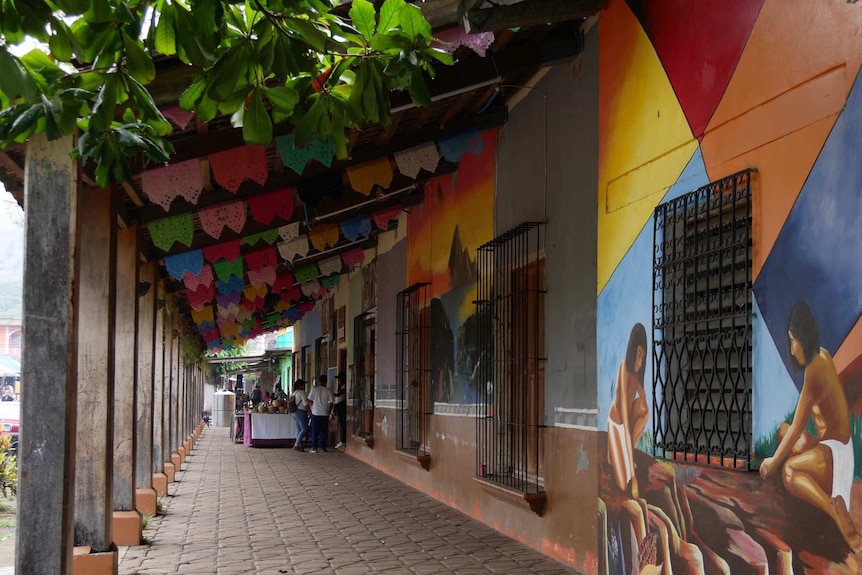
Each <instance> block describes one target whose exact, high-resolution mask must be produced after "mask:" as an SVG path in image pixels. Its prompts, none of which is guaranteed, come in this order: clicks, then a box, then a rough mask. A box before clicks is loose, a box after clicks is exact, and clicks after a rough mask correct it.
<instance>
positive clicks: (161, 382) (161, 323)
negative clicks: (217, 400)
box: [153, 280, 173, 497]
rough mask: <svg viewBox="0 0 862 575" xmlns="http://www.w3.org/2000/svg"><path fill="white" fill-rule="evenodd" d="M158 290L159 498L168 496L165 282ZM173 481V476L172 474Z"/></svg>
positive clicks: (156, 460) (155, 364)
mask: <svg viewBox="0 0 862 575" xmlns="http://www.w3.org/2000/svg"><path fill="white" fill-rule="evenodd" d="M153 287H154V289H155V290H156V307H155V313H156V324H155V331H154V334H155V342H154V347H153V349H154V355H153V488H154V489H155V490H156V493H157V494H158V495H159V497H164V496H165V495H167V494H168V474H167V473H166V472H165V431H164V428H165V416H164V411H163V410H164V405H165V397H166V394H165V352H166V346H165V310H164V301H165V282H164V280H158V281H157V282H156V285H155V286H153ZM171 480H173V474H171Z"/></svg>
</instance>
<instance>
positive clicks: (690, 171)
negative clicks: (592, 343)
mask: <svg viewBox="0 0 862 575" xmlns="http://www.w3.org/2000/svg"><path fill="white" fill-rule="evenodd" d="M708 183H709V176H707V173H706V166H705V165H704V163H703V156H702V154H701V152H700V148H698V149H697V150H696V151H695V153H694V155H693V156H692V158H691V160H689V162H688V165H687V166H686V167H685V169H684V170H683V171H682V173H681V174H680V176H679V178H677V181H676V183H675V184H674V185H673V186H671V188H670V189H669V190H668V192H667V194H666V195H665V197H664V198H662V201H661V203H664V202H667V201H669V200H672V199H674V198H678V197H679V196H681V195H683V194H686V193H688V192H690V191H692V190H695V189H697V188H699V187H701V186H704V185H706V184H708ZM652 257H653V218H652V217H650V218H649V220H648V221H647V222H646V224H645V225H644V227H643V229H642V230H641V233H640V234H638V237H637V239H636V240H635V241H634V243H633V244H632V246H631V247H630V248H629V251H628V252H627V253H626V255H625V257H624V258H623V259H622V261H621V262H620V264H619V266H617V269H616V270H615V271H614V274H613V276H611V278H610V280H609V281H608V283H607V284H606V285H605V288H604V289H603V290H602V293H601V294H599V298H598V310H597V316H598V320H597V324H598V327H597V339H598V410H599V411H598V428H599V429H600V430H606V429H607V425H608V410H609V409H610V405H611V402H612V400H613V390H614V383H615V379H616V376H617V371H618V370H619V366H620V363H621V362H622V361H623V360H624V359H625V355H626V346H627V345H628V340H629V334H630V333H631V330H632V326H634V324H636V323H641V324H643V326H644V327H645V328H646V331H647V337H648V338H651V337H652V329H651V326H652ZM652 375H653V361H652V356H651V354H650V358H649V361H648V362H647V366H646V373H645V375H644V387H645V389H646V393H647V402H648V405H650V408H651V407H652V385H651V384H650V383H649V382H651V381H652ZM651 425H652V424H651V423H650V424H649V425H648V426H647V430H651V428H652V427H651Z"/></svg>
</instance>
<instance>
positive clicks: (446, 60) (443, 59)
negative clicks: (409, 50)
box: [419, 48, 455, 66]
mask: <svg viewBox="0 0 862 575" xmlns="http://www.w3.org/2000/svg"><path fill="white" fill-rule="evenodd" d="M419 52H420V53H422V54H423V55H425V56H430V57H432V58H434V59H435V60H437V61H438V62H440V63H441V64H445V65H447V66H452V65H453V64H454V63H455V62H454V60H453V59H452V54H450V53H449V52H444V51H443V50H439V49H437V48H424V49H422V50H419Z"/></svg>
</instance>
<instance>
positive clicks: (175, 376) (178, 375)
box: [168, 318, 182, 471]
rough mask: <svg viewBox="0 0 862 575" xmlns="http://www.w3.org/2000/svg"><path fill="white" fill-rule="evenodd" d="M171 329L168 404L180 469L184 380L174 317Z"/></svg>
mask: <svg viewBox="0 0 862 575" xmlns="http://www.w3.org/2000/svg"><path fill="white" fill-rule="evenodd" d="M171 325H172V329H171V335H172V339H171V401H170V404H169V405H168V407H169V409H170V420H171V433H170V436H169V441H170V446H171V463H173V464H174V471H179V470H180V464H181V463H182V460H181V459H180V454H179V446H180V442H179V435H180V432H179V425H180V422H179V417H178V416H179V404H180V383H181V380H182V372H181V371H180V365H181V360H180V330H179V321H178V320H177V319H176V318H174V319H173V322H172V324H171Z"/></svg>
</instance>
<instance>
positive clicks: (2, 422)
mask: <svg viewBox="0 0 862 575" xmlns="http://www.w3.org/2000/svg"><path fill="white" fill-rule="evenodd" d="M20 425H21V404H20V403H19V402H17V401H0V432H4V433H9V434H11V435H12V450H13V451H17V450H18V428H19V427H20Z"/></svg>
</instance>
